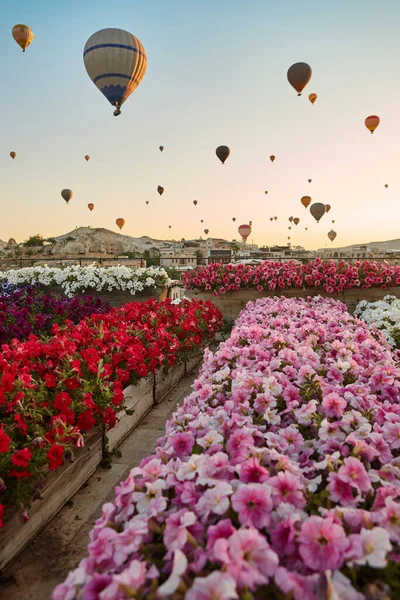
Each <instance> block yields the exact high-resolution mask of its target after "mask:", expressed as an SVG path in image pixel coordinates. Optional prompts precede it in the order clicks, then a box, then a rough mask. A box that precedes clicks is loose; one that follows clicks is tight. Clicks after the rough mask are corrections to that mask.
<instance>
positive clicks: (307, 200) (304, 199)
mask: <svg viewBox="0 0 400 600" xmlns="http://www.w3.org/2000/svg"><path fill="white" fill-rule="evenodd" d="M300 202H301V203H302V205H303V206H304V207H305V208H308V207H309V206H310V204H311V198H310V196H303V197H302V199H301V200H300Z"/></svg>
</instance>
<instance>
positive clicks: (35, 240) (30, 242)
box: [23, 233, 44, 248]
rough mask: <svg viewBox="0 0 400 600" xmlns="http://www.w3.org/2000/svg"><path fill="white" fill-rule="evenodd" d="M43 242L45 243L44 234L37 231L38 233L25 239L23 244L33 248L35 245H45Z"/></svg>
mask: <svg viewBox="0 0 400 600" xmlns="http://www.w3.org/2000/svg"><path fill="white" fill-rule="evenodd" d="M43 244H44V239H43V236H42V235H40V233H37V234H36V235H32V236H31V237H30V238H28V239H27V240H25V242H24V244H23V245H24V246H25V247H27V248H32V247H34V246H36V247H37V246H43Z"/></svg>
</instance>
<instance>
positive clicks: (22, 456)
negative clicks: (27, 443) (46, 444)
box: [11, 448, 33, 469]
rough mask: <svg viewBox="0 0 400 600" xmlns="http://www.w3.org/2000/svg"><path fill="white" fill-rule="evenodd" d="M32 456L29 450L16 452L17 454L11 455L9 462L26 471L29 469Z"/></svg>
mask: <svg viewBox="0 0 400 600" xmlns="http://www.w3.org/2000/svg"><path fill="white" fill-rule="evenodd" d="M32 456H33V454H32V452H31V451H30V450H29V448H24V449H23V450H18V452H16V453H15V454H13V456H12V457H11V462H12V464H13V465H14V466H15V467H22V468H24V469H26V468H27V467H29V463H30V462H31V458H32Z"/></svg>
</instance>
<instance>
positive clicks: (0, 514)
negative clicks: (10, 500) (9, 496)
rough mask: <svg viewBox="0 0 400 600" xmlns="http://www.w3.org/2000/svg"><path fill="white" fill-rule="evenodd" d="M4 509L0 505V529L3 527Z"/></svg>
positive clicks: (2, 505)
mask: <svg viewBox="0 0 400 600" xmlns="http://www.w3.org/2000/svg"><path fill="white" fill-rule="evenodd" d="M5 508H6V507H5V506H4V504H0V527H4V523H3V516H4V511H5Z"/></svg>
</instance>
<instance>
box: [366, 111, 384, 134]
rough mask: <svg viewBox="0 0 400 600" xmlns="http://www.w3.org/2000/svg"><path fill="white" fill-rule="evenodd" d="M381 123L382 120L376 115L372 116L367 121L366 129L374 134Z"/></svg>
mask: <svg viewBox="0 0 400 600" xmlns="http://www.w3.org/2000/svg"><path fill="white" fill-rule="evenodd" d="M380 122H381V120H380V118H379V117H377V116H376V115H371V116H370V117H367V118H366V119H365V127H366V128H367V129H368V130H369V131H370V132H371V133H374V131H375V129H376V128H377V127H378V125H379V123H380Z"/></svg>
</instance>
